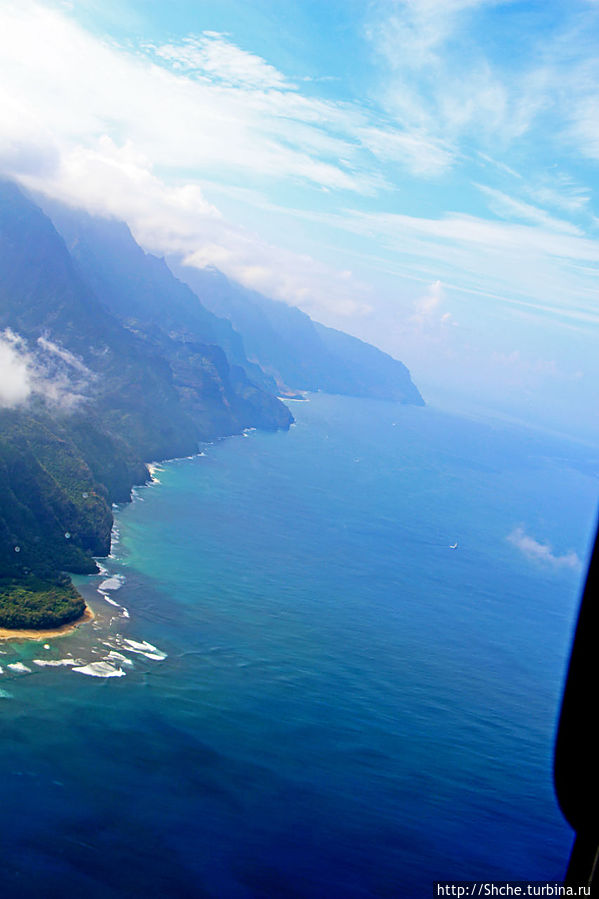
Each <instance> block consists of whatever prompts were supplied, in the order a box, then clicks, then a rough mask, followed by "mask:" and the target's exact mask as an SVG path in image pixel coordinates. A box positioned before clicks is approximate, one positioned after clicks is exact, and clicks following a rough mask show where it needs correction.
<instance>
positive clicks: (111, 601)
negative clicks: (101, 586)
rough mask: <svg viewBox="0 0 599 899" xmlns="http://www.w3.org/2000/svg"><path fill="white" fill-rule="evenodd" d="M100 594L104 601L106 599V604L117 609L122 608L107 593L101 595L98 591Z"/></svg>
mask: <svg viewBox="0 0 599 899" xmlns="http://www.w3.org/2000/svg"><path fill="white" fill-rule="evenodd" d="M98 593H100V596H101V597H102V599H105V600H106V602H109V603H110V605H111V606H115V607H116V608H117V609H120V608H121V607H120V605H119V604H118V602H115V601H114V599H111V598H110V596H108V594H107V593H101V592H100V590H98Z"/></svg>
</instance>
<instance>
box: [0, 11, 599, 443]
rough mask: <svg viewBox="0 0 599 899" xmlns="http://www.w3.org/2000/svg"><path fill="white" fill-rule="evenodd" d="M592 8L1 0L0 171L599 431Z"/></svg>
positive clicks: (558, 423) (450, 372) (499, 404)
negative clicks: (122, 221)
mask: <svg viewBox="0 0 599 899" xmlns="http://www.w3.org/2000/svg"><path fill="white" fill-rule="evenodd" d="M598 166H599V2H598V0H568V2H563V0H525V2H519V0H376V2H375V0H373V2H368V0H361V2H357V0H328V2H324V3H323V2H322V0H320V2H313V0H285V2H280V0H193V2H190V0H188V2H184V0H169V2H168V3H164V2H162V0H118V2H115V0H78V2H59V0H53V2H51V0H46V2H29V0H19V2H18V3H13V2H10V0H0V172H2V173H4V174H6V175H9V176H11V177H15V178H17V179H18V180H19V181H20V182H21V183H23V184H24V185H25V186H27V187H30V188H33V189H36V190H42V191H44V192H45V193H48V194H50V195H51V196H54V197H57V198H59V199H61V200H63V201H66V202H68V203H70V204H72V205H75V206H82V207H84V208H86V209H88V210H90V211H92V212H94V213H98V214H102V215H111V216H117V217H119V218H122V219H125V220H126V221H127V222H128V223H129V224H130V226H131V229H132V231H133V233H134V235H135V236H136V238H137V239H138V240H139V242H140V243H141V244H142V245H143V246H144V248H145V249H147V250H148V251H151V252H154V253H158V254H167V253H171V252H176V253H183V254H184V255H185V256H186V257H187V258H188V260H189V261H190V263H192V264H195V265H199V266H203V265H215V266H217V267H218V268H220V269H221V270H222V271H223V272H225V274H227V275H228V276H230V277H231V278H234V279H236V280H238V281H240V282H242V283H243V284H246V285H248V286H250V287H252V288H255V289H257V290H259V291H261V292H263V293H265V294H266V295H269V296H273V297H275V298H277V299H280V300H282V301H283V302H286V303H289V304H291V305H297V306H299V307H300V308H302V309H304V310H305V311H306V312H308V313H309V314H310V315H311V316H312V317H313V318H315V319H316V320H318V321H321V322H323V323H324V324H327V325H331V326H333V327H337V328H340V329H342V330H345V331H347V332H349V333H351V334H355V335H356V336H358V337H362V338H363V339H366V340H368V341H371V342H372V343H374V344H376V345H377V346H379V347H381V348H382V349H384V350H386V351H387V352H390V353H391V354H392V355H394V356H396V357H397V358H400V359H401V360H402V361H404V362H405V363H406V364H407V365H408V367H409V368H410V370H411V372H412V376H413V378H414V380H415V382H416V384H417V385H418V387H419V388H420V389H421V391H422V393H423V394H424V396H425V398H426V399H428V400H430V401H432V402H434V403H438V404H440V405H445V406H446V407H450V408H452V407H453V408H463V409H468V408H472V409H475V408H480V409H487V410H490V411H492V410H494V411H495V412H499V413H501V414H504V415H508V416H513V417H516V418H520V419H525V420H528V421H531V422H533V423H536V424H540V425H542V426H545V427H548V428H551V429H555V430H559V431H565V432H567V433H570V434H572V435H576V436H578V437H581V438H584V439H590V440H594V441H596V440H597V437H598V436H599V415H598V411H599V403H598V399H599V387H598V385H599V353H598V352H597V347H598V341H597V336H598V333H599V331H598V324H599V316H598V302H597V301H598V294H599V290H598V284H599V279H598V277H597V275H598V270H599V206H598V203H597V197H596V191H595V186H596V184H597V175H598Z"/></svg>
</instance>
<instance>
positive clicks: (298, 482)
mask: <svg viewBox="0 0 599 899" xmlns="http://www.w3.org/2000/svg"><path fill="white" fill-rule="evenodd" d="M293 412H294V414H295V415H296V417H297V426H296V427H294V428H293V429H292V430H291V431H290V432H289V433H287V434H263V433H258V432H253V433H251V434H249V435H248V436H247V438H232V439H230V440H227V441H223V442H221V443H219V444H217V445H214V446H209V447H207V448H206V449H205V455H203V456H199V457H196V458H194V459H190V460H181V461H176V462H171V463H168V464H166V465H164V466H162V470H161V471H159V472H157V476H158V478H159V480H160V483H159V484H156V485H154V486H151V487H149V488H143V489H140V490H139V491H137V494H136V501H135V502H134V503H133V505H132V506H128V507H123V508H122V509H121V510H119V512H118V516H117V517H118V529H119V533H120V538H119V541H118V543H117V544H116V545H115V550H114V555H115V558H113V559H110V560H109V561H108V562H107V563H106V567H107V569H108V573H107V576H108V575H119V576H121V578H124V583H123V585H122V587H121V588H120V589H118V590H114V589H112V588H113V587H115V586H117V587H118V586H119V583H118V582H114V581H113V582H112V583H110V584H108V585H107V586H106V585H105V586H104V588H103V592H104V596H105V597H108V599H112V601H113V603H118V607H117V606H115V605H112V604H110V603H108V602H107V601H106V599H105V598H102V596H100V595H98V594H97V592H96V588H97V586H98V585H99V584H100V583H101V582H102V581H103V580H104V581H105V580H106V577H104V578H95V579H89V582H88V585H87V586H86V587H85V588H84V589H85V590H86V595H88V596H89V597H90V598H91V602H92V604H93V606H94V608H95V609H96V611H97V613H98V617H97V619H96V622H95V623H94V625H93V626H87V627H86V628H82V629H81V630H80V631H78V632H77V633H76V634H75V635H73V636H71V637H68V638H63V639H61V640H57V641H53V642H52V643H51V645H50V648H49V649H46V650H44V649H43V648H42V647H40V646H39V645H38V646H34V645H32V644H27V645H24V644H20V645H18V646H15V645H12V646H11V647H10V648H9V649H8V653H7V654H6V655H3V656H0V664H1V665H2V666H3V667H4V674H3V675H2V676H1V677H0V687H2V688H3V690H4V691H5V692H7V693H8V694H10V695H9V696H8V697H6V698H4V699H2V700H0V714H1V715H2V716H3V719H4V720H3V732H4V739H3V741H2V743H1V748H0V764H2V770H3V772H5V774H6V783H5V784H4V787H3V804H2V817H3V823H4V826H5V831H6V838H5V840H4V841H3V845H2V848H1V849H0V852H1V853H2V854H3V855H4V859H3V870H4V872H5V876H6V883H7V888H11V889H13V890H15V891H16V895H19V896H30V895H31V896H33V895H35V894H36V891H38V892H39V890H40V889H41V890H42V892H43V894H44V895H54V894H56V895H58V894H61V895H62V893H63V892H64V890H65V889H66V888H67V887H68V888H69V889H79V890H82V891H84V894H85V895H86V896H96V895H97V896H100V895H102V896H136V895H140V896H142V895H143V896H145V895H161V896H162V895H164V896H170V895H172V896H202V895H207V896H218V897H221V896H233V897H237V896H239V897H249V896H269V897H270V896H292V897H293V896H302V897H303V896H305V897H312V896H314V897H321V896H322V897H325V896H326V897H331V896H343V897H361V896H406V897H412V896H414V897H419V896H421V895H426V894H428V892H429V890H430V888H431V884H432V881H433V880H434V879H437V878H447V879H451V878H454V879H475V880H476V879H477V880H481V879H483V878H485V879H490V878H492V877H495V878H511V879H548V880H554V879H556V878H559V877H560V876H561V874H562V872H563V867H564V864H565V861H566V858H567V854H568V850H569V845H570V841H571V835H570V832H569V829H568V828H567V827H566V825H565V824H564V823H563V821H562V819H561V817H560V814H559V812H558V810H557V808H556V805H555V801H554V799H553V794H552V788H551V753H552V740H553V733H554V727H555V721H556V716H557V711H558V704H559V696H560V690H561V685H562V679H563V674H564V669H565V664H566V658H567V652H568V649H569V642H570V638H571V631H572V626H573V621H574V616H575V612H576V607H577V601H578V590H579V585H580V578H581V570H576V569H575V568H573V567H570V566H568V565H567V564H566V563H563V562H562V563H559V562H552V561H551V559H549V560H545V561H538V560H537V561H535V560H534V559H531V558H529V557H527V556H526V555H525V554H524V553H523V552H522V551H521V549H519V548H518V547H517V546H516V545H514V543H513V542H510V541H509V540H508V539H507V537H508V536H509V535H510V534H513V533H514V531H515V529H516V528H518V527H520V528H522V532H521V533H525V534H527V535H530V536H531V537H532V538H534V539H535V540H537V541H540V542H542V543H550V544H551V545H552V547H553V553H554V556H555V557H562V556H564V555H566V554H567V553H568V552H570V551H574V552H576V553H578V555H579V556H580V557H581V559H584V558H585V557H586V553H587V549H588V541H589V536H590V531H591V528H592V526H593V520H594V515H595V510H596V501H597V496H598V492H599V491H598V487H597V480H596V478H594V477H593V476H592V473H593V471H596V467H595V462H596V454H594V453H592V452H591V451H590V450H588V449H585V448H584V447H580V446H577V445H575V444H571V443H568V442H565V441H559V440H557V439H556V438H550V437H547V436H544V435H541V434H539V433H538V432H533V431H527V430H525V429H519V428H516V427H511V426H509V427H508V426H506V425H502V424H499V423H497V422H495V423H493V422H482V421H475V420H472V419H465V418H459V417H456V416H450V415H445V414H443V413H442V412H439V411H437V410H434V409H429V408H427V409H417V408H410V407H401V406H397V405H394V404H391V403H383V402H373V401H361V400H355V399H346V398H339V397H327V396H320V395H319V396H314V397H312V398H311V401H310V402H308V403H294V404H293ZM456 541H457V543H458V547H457V548H456V549H455V550H452V549H450V546H451V545H452V544H454V543H455V542H456ZM124 608H126V609H127V610H128V614H129V616H130V617H128V618H127V617H125V613H124V611H123V609H124ZM126 640H133V641H135V642H134V643H133V644H128V643H126V642H125V641H126ZM143 641H147V643H144V642H143ZM148 643H149V644H151V647H154V648H157V649H158V650H160V652H159V653H157V652H156V649H152V648H151V647H148V645H147V644H148ZM106 644H110V645H106ZM140 647H141V651H140ZM5 649H6V647H5ZM109 652H112V653H113V656H112V657H111V658H110V659H109V665H110V666H111V668H112V670H114V671H118V670H122V671H124V672H125V674H126V676H122V677H111V678H103V677H86V676H83V675H82V673H81V672H77V671H73V670H71V669H72V668H73V667H79V668H81V667H84V668H85V667H86V666H88V665H89V664H90V663H96V664H97V662H98V661H99V660H101V659H105V658H106V657H107V654H108V653H109ZM143 652H145V654H142V653H143ZM114 653H120V658H119V657H117V656H115V655H114ZM69 654H70V655H69ZM162 654H166V655H167V657H166V658H152V656H153V655H154V656H155V655H159V656H160V655H162ZM75 658H76V659H78V660H79V662H80V664H78V665H65V666H64V667H40V666H39V665H37V664H36V663H35V661H34V659H37V660H38V661H39V660H41V661H44V660H46V661H47V660H58V659H66V660H67V661H71V662H72V661H73V659H75ZM17 660H20V661H21V662H22V664H25V665H26V666H27V667H28V668H29V669H31V671H30V672H25V671H16V670H15V669H9V668H8V664H10V663H14V662H15V661H17ZM125 660H126V661H125ZM131 662H132V663H133V664H129V663H131ZM52 891H54V892H52Z"/></svg>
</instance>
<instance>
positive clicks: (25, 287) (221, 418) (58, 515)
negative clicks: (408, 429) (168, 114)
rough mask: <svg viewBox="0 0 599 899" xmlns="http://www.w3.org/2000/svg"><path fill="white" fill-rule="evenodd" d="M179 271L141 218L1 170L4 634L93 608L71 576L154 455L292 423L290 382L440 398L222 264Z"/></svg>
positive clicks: (85, 569)
mask: <svg viewBox="0 0 599 899" xmlns="http://www.w3.org/2000/svg"><path fill="white" fill-rule="evenodd" d="M42 207H43V208H42ZM177 274H179V275H180V277H176V276H175V274H173V271H172V270H171V268H170V267H169V265H167V263H166V262H165V260H164V259H159V258H157V257H155V256H152V255H151V254H149V253H146V252H145V251H144V250H143V249H142V248H141V247H140V246H139V245H138V244H137V243H136V242H135V240H134V238H133V236H132V234H131V232H130V230H129V228H128V227H127V225H126V224H125V223H123V222H117V221H114V220H109V219H100V218H94V217H92V216H90V215H88V214H87V213H86V212H82V211H80V210H73V209H69V208H66V207H64V206H61V205H59V204H56V203H54V202H50V201H48V200H46V199H44V198H43V197H37V198H35V199H33V198H32V197H30V196H29V195H27V194H25V193H24V192H23V191H22V190H21V189H20V188H19V187H18V186H17V185H16V184H14V183H13V182H10V181H0V369H1V370H3V371H5V372H6V373H7V378H8V380H7V385H6V387H2V386H1V385H0V628H2V627H5V628H47V627H49V626H60V625H64V624H65V623H68V622H70V621H73V620H74V619H76V618H77V617H78V616H80V615H81V614H82V613H83V611H84V608H85V607H84V604H83V601H82V600H81V598H80V597H79V596H78V594H77V593H76V591H75V590H74V588H73V586H72V584H71V582H70V579H69V578H68V576H67V575H65V574H64V572H65V571H69V572H73V573H79V574H87V573H91V572H94V571H96V570H97V566H96V563H95V561H94V557H96V556H103V555H106V554H107V553H108V552H109V551H110V534H111V528H112V504H113V503H115V502H126V501H128V500H129V499H130V497H131V489H132V487H133V486H134V485H135V484H142V483H144V482H145V481H147V480H148V477H149V475H148V469H147V467H146V463H147V462H150V461H154V460H157V459H164V458H173V457H177V456H187V455H191V454H193V453H195V452H197V451H198V446H199V444H200V443H201V442H202V441H209V440H214V439H219V438H222V437H226V436H229V435H232V434H238V433H241V432H242V431H243V430H244V429H246V428H251V427H255V428H260V429H263V430H273V431H274V430H277V429H287V428H289V426H290V424H291V423H292V422H293V416H292V415H291V413H290V411H289V409H288V408H287V407H286V406H285V405H284V404H283V402H282V401H281V400H280V399H279V397H278V395H277V394H280V393H286V394H287V395H292V394H293V392H294V391H296V390H323V391H325V392H331V393H336V392H338V393H347V394H353V395H355V396H371V397H376V398H386V399H394V400H398V401H400V402H407V403H416V404H422V402H423V401H422V397H421V396H420V394H419V392H418V390H417V388H416V387H415V386H414V384H413V383H412V381H411V378H410V374H409V372H408V370H407V369H406V368H405V366H404V365H402V363H401V362H399V361H398V360H395V359H392V358H391V357H390V356H388V355H386V354H385V353H382V352H381V351H380V350H378V349H376V348H375V347H372V346H370V345H368V344H366V343H364V342H362V341H360V340H358V339H357V338H355V337H350V336H349V335H347V334H342V333H341V332H338V331H334V330H332V329H330V328H325V327H324V326H323V325H319V324H317V323H315V322H313V321H312V320H311V319H310V318H309V317H308V316H307V315H305V314H304V313H303V312H300V310H298V309H293V308H290V307H288V306H285V305H284V304H283V303H280V302H276V301H274V300H269V299H268V298H266V297H262V296H260V295H258V294H254V293H253V292H252V291H248V290H246V288H243V287H241V285H235V284H234V283H232V282H229V281H228V280H227V279H226V278H225V277H224V275H222V274H221V273H219V272H216V271H215V270H203V271H198V270H195V269H194V270H191V269H188V268H187V267H185V266H181V265H178V268H177ZM13 381H14V383H12V382H13Z"/></svg>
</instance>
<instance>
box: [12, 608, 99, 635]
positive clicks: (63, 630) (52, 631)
mask: <svg viewBox="0 0 599 899" xmlns="http://www.w3.org/2000/svg"><path fill="white" fill-rule="evenodd" d="M95 617H96V616H95V615H94V613H93V611H92V610H91V609H90V607H89V606H87V605H86V607H85V612H84V613H83V615H82V616H81V617H80V618H77V620H76V621H71V622H69V624H63V625H62V627H55V628H48V629H46V630H33V629H22V630H19V629H17V628H15V629H14V630H13V629H12V628H7V627H0V640H51V639H52V638H54V637H64V636H66V635H67V634H71V633H73V631H74V630H77V628H78V627H79V626H80V625H81V624H86V623H87V622H88V621H93V619H94V618H95Z"/></svg>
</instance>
